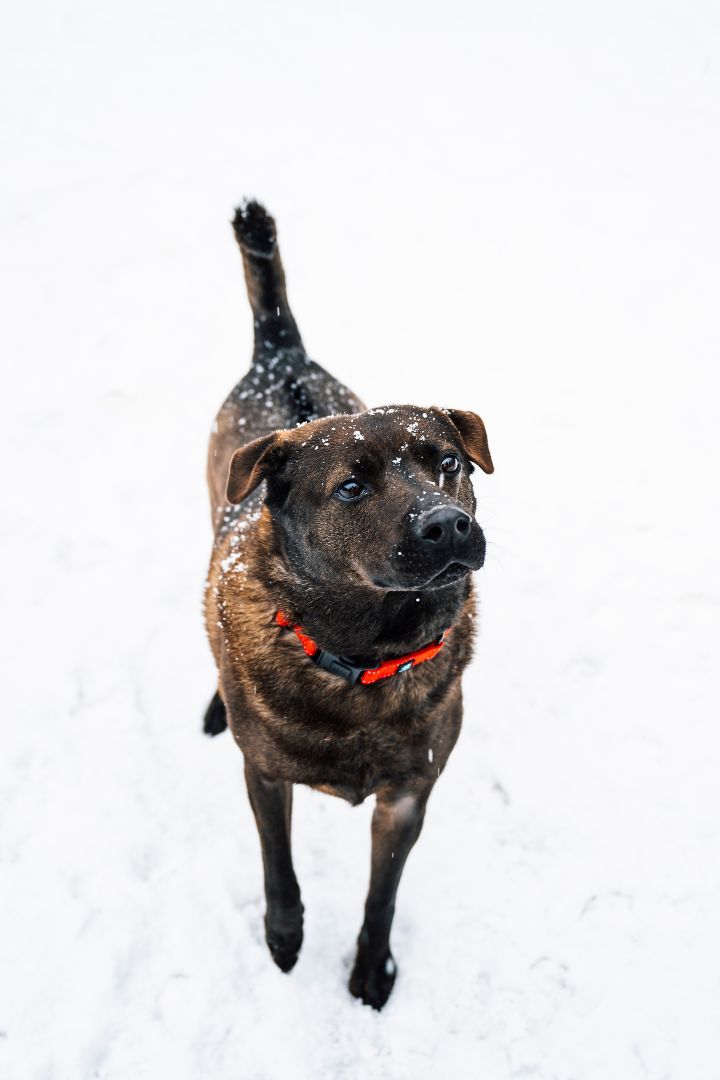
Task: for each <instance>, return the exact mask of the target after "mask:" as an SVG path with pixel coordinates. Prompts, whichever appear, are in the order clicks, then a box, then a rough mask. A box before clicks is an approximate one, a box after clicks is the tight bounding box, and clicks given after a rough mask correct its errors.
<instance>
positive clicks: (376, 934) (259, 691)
mask: <svg viewBox="0 0 720 1080" xmlns="http://www.w3.org/2000/svg"><path fill="white" fill-rule="evenodd" d="M232 224H233V228H234V232H235V237H236V240H237V242H238V245H239V247H240V251H241V254H242V260H243V266H244V271H245V280H246V283H247V290H248V296H249V299H250V305H251V308H252V313H253V319H254V337H255V345H254V352H253V358H252V366H251V368H250V370H249V372H248V373H247V374H246V375H245V377H244V378H243V379H242V380H241V381H240V382H239V383H238V384H237V386H236V387H235V388H234V390H233V391H232V393H231V394H230V396H229V397H228V398H227V400H226V401H225V403H224V404H223V406H222V408H221V409H220V412H219V413H218V415H217V419H216V422H215V425H214V428H213V432H212V435H211V438H210V446H209V453H208V486H209V490H210V503H211V509H212V521H213V528H214V534H215V538H214V545H213V550H212V558H211V562H210V570H209V574H208V581H207V589H206V596H205V613H206V625H207V632H208V636H209V639H210V645H211V648H212V651H213V655H214V657H215V661H216V664H217V669H218V689H217V693H216V694H215V696H214V697H213V699H212V701H211V703H210V705H209V707H208V710H207V713H206V715H205V721H204V730H205V731H206V732H207V733H208V734H213V735H214V734H219V733H220V732H221V731H223V730H224V729H225V728H226V727H227V726H229V728H230V730H231V732H232V735H233V737H234V739H235V741H236V742H237V744H238V746H239V747H240V749H241V750H242V753H243V757H244V763H245V777H246V781H247V789H248V794H249V798H250V804H251V807H252V810H253V813H254V816H255V820H256V822H257V827H258V831H259V834H260V844H261V848H262V861H263V868H264V878H265V898H266V912H265V936H266V940H267V944H268V947H269V949H270V953H271V955H272V957H273V960H274V961H275V963H276V964H277V965H278V967H279V968H281V969H282V971H290V969H291V968H292V967H293V966H294V964H295V962H296V960H297V958H298V953H299V951H300V947H301V944H302V939H303V905H302V902H301V899H300V889H299V886H298V882H297V878H296V876H295V872H294V869H293V863H292V854H291V847H290V819H291V811H292V792H293V784H305V785H309V786H310V787H313V788H316V789H318V790H319V791H323V792H327V793H329V794H332V795H336V796H340V797H341V798H344V799H347V800H348V801H349V802H350V803H351V804H353V805H358V804H359V803H361V802H363V800H364V799H366V798H367V797H368V796H369V795H373V794H374V795H375V797H376V804H375V809H374V813H373V819H372V864H371V876H370V886H369V892H368V896H367V901H366V904H365V916H364V922H363V925H362V928H361V930H360V934H359V937H358V943H357V953H356V957H355V962H354V966H353V969H352V974H351V977H350V986H349V989H350V992H351V993H352V994H353V995H354V996H355V997H357V998H360V999H361V1000H362V1001H363V1002H364V1003H365V1004H367V1005H370V1006H372V1007H373V1008H375V1009H381V1008H382V1007H383V1006H384V1005H385V1003H386V1002H387V1000H388V997H389V995H390V993H391V991H392V988H393V985H394V983H395V979H396V975H397V966H396V964H395V960H394V958H393V955H392V953H391V951H390V928H391V924H392V920H393V914H394V910H395V895H396V892H397V888H398V883H399V881H400V876H401V874H402V871H403V867H404V865H405V861H406V859H407V857H408V854H409V852H410V850H411V848H412V847H413V845H414V843H415V841H416V840H417V838H418V836H419V834H420V830H421V828H422V824H423V818H424V815H425V808H426V805H427V801H428V798H429V796H430V792H431V791H432V789H433V787H434V785H435V783H436V781H437V779H438V777H439V776H440V774H441V772H442V771H443V769H444V768H445V764H446V762H447V760H448V757H449V755H450V752H451V751H452V749H453V746H454V745H455V742H456V740H457V737H458V734H459V732H460V725H461V721H462V690H461V676H462V672H463V669H464V668H465V666H466V665H467V663H468V661H469V660H470V657H471V652H472V642H473V620H474V600H473V587H472V572H473V571H475V570H478V569H480V567H481V566H482V565H483V562H484V559H485V537H484V534H483V531H482V529H481V527H480V525H479V524H478V522H477V521H476V520H475V509H476V500H475V496H474V493H473V487H472V483H471V481H470V474H471V472H472V471H473V463H474V464H475V465H477V466H479V467H480V469H482V470H483V472H485V473H492V471H493V463H492V459H491V456H490V451H489V448H488V440H487V435H486V431H485V426H484V424H483V421H482V420H481V419H480V417H479V416H477V415H476V414H475V413H473V412H467V411H465V410H460V409H444V408H437V407H430V408H419V407H416V406H408V405H402V406H389V407H386V408H374V409H366V408H365V406H364V405H363V403H362V402H361V401H360V399H359V398H358V397H356V396H355V394H354V393H353V392H352V391H351V390H349V389H347V387H345V386H343V385H342V384H341V383H339V382H338V381H337V380H336V379H334V378H333V377H332V376H331V375H330V374H328V372H327V371H325V370H324V369H323V368H322V367H320V366H319V365H318V364H316V363H315V362H314V361H312V360H311V359H310V358H309V357H308V356H307V354H306V352H305V348H304V346H303V343H302V339H301V337H300V333H299V331H298V328H297V324H296V322H295V319H294V317H293V315H292V313H291V310H290V307H289V305H288V299H287V293H286V288H285V275H284V271H283V266H282V262H281V260H280V254H279V250H278V245H277V234H276V228H275V222H274V220H273V219H272V217H271V216H270V215H269V214H268V213H267V211H266V210H265V209H264V207H263V206H261V205H260V204H259V203H257V202H255V201H250V202H246V203H244V204H243V205H242V206H241V207H240V208H239V209H238V210H237V211H236V213H235V217H234V220H233V223H232Z"/></svg>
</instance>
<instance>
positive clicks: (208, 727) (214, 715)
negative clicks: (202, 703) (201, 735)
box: [203, 691, 228, 735]
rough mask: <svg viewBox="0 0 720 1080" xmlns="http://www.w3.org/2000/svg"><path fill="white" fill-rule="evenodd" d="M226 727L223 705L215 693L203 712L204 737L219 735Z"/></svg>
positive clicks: (225, 714)
mask: <svg viewBox="0 0 720 1080" xmlns="http://www.w3.org/2000/svg"><path fill="white" fill-rule="evenodd" d="M227 726H228V723H227V713H226V712H225V703H224V702H223V699H222V698H221V697H220V695H219V694H218V692H217V691H215V694H214V695H213V699H212V701H211V702H210V704H209V705H208V707H207V709H206V710H205V716H204V717H203V731H204V732H205V734H206V735H221V734H222V732H223V731H224V730H225V728H226V727H227Z"/></svg>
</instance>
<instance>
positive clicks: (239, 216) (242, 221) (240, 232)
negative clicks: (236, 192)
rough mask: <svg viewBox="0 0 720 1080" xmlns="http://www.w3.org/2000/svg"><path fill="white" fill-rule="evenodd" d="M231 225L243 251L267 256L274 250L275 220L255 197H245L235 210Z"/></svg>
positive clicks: (263, 256) (262, 256)
mask: <svg viewBox="0 0 720 1080" xmlns="http://www.w3.org/2000/svg"><path fill="white" fill-rule="evenodd" d="M232 227H233V230H234V232H235V239H236V240H237V242H238V244H239V245H240V247H241V248H242V249H243V251H247V252H248V254H250V255H259V256H260V257H261V258H266V259H267V258H269V257H270V256H271V255H272V253H273V252H274V250H275V242H276V232H275V222H274V221H273V219H272V218H271V217H270V214H268V212H267V210H266V209H265V207H264V206H261V204H260V203H259V202H256V201H255V199H246V200H245V202H242V203H241V204H240V206H238V208H237V209H236V211H235V217H234V218H233V221H232Z"/></svg>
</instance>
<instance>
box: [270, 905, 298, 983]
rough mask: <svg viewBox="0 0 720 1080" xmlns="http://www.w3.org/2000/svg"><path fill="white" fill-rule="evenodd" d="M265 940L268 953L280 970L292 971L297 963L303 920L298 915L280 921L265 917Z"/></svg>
mask: <svg viewBox="0 0 720 1080" xmlns="http://www.w3.org/2000/svg"><path fill="white" fill-rule="evenodd" d="M265 940H266V941H267V944H268V949H269V950H270V955H271V956H272V958H273V960H274V961H275V963H276V964H277V966H278V967H279V968H280V970H281V971H285V972H288V971H292V969H293V968H294V967H295V964H296V963H297V958H298V955H299V953H300V948H301V946H302V943H303V920H302V913H301V914H300V917H299V918H297V917H295V918H292V919H289V920H283V922H282V923H277V922H273V923H271V922H269V921H268V919H267V918H266V919H265Z"/></svg>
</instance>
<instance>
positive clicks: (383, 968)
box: [350, 782, 433, 1009]
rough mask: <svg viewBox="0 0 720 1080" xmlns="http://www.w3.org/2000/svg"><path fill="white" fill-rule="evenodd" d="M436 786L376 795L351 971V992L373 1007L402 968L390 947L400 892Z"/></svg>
mask: <svg viewBox="0 0 720 1080" xmlns="http://www.w3.org/2000/svg"><path fill="white" fill-rule="evenodd" d="M432 787H433V785H432V783H426V782H421V783H417V784H414V785H412V786H411V787H409V786H404V787H387V788H383V789H381V791H379V792H378V794H377V801H376V805H375V812H374V814H373V819H372V863H371V871H370V889H369V892H368V896H367V900H366V902H365V921H364V922H363V925H362V930H361V931H360V936H359V937H358V949H357V956H356V958H355V966H354V968H353V972H352V975H351V976H350V993H351V994H353V995H354V996H355V997H359V998H361V999H362V1000H363V1001H364V1003H365V1004H366V1005H372V1007H373V1008H374V1009H382V1007H383V1005H384V1004H385V1002H386V1001H387V999H388V998H389V997H390V992H391V990H392V988H393V984H394V982H395V976H396V974H397V968H396V965H395V961H394V959H393V956H392V953H391V952H390V927H391V926H392V920H393V915H394V914H395V895H396V893H397V889H398V885H399V883H400V877H401V875H402V872H403V867H404V866H405V860H406V859H407V857H408V855H409V854H410V850H411V848H412V846H413V844H414V843H415V841H416V840H417V838H418V836H419V835H420V830H421V829H422V823H423V818H424V816H425V806H426V804H427V800H428V797H429V795H430V792H431V791H432Z"/></svg>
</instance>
